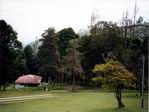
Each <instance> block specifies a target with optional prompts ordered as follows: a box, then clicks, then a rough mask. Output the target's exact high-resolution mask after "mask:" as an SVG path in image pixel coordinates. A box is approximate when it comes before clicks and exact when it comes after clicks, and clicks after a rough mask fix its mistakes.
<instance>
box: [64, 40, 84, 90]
mask: <svg viewBox="0 0 149 112" xmlns="http://www.w3.org/2000/svg"><path fill="white" fill-rule="evenodd" d="M78 47H79V46H78V39H72V40H70V41H69V48H67V49H66V53H67V54H66V56H65V57H64V62H65V64H64V66H65V67H64V68H65V71H67V72H68V74H71V75H72V91H75V79H76V78H75V77H76V75H78V74H79V73H80V72H81V71H82V68H81V64H80V53H79V51H78V50H77V49H78Z"/></svg>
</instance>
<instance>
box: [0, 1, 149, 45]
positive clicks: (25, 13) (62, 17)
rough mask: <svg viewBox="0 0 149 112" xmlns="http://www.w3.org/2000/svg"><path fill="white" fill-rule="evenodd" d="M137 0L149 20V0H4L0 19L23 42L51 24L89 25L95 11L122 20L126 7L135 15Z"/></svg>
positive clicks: (76, 27)
mask: <svg viewBox="0 0 149 112" xmlns="http://www.w3.org/2000/svg"><path fill="white" fill-rule="evenodd" d="M135 1H137V7H138V9H139V11H138V14H137V15H138V16H142V17H144V19H145V20H149V0H0V19H4V20H5V21H6V22H7V23H8V24H10V25H11V26H12V27H13V28H14V29H15V30H16V31H17V32H18V37H19V40H20V41H21V42H23V44H28V43H30V42H32V41H34V40H35V38H36V37H37V36H38V38H40V36H41V34H42V33H43V32H44V30H46V29H47V28H48V27H54V28H55V29H56V31H59V30H61V29H63V28H66V27H72V28H73V29H74V30H75V31H76V32H78V31H79V30H80V29H87V26H89V25H90V18H91V15H92V13H93V12H95V13H96V15H98V19H99V20H106V21H114V22H119V21H120V20H121V18H122V14H123V12H124V11H126V10H128V11H129V15H130V16H129V17H130V18H132V17H133V16H132V13H133V10H134V4H135Z"/></svg>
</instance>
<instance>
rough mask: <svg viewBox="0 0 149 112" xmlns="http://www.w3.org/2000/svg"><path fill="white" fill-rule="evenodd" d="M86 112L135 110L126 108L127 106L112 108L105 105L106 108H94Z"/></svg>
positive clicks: (129, 111)
mask: <svg viewBox="0 0 149 112" xmlns="http://www.w3.org/2000/svg"><path fill="white" fill-rule="evenodd" d="M87 112H136V111H135V110H132V109H128V108H112V107H107V108H97V109H94V110H89V111H87Z"/></svg>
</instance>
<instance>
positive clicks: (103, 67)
mask: <svg viewBox="0 0 149 112" xmlns="http://www.w3.org/2000/svg"><path fill="white" fill-rule="evenodd" d="M93 73H95V74H97V75H98V76H97V77H95V78H93V80H94V81H100V82H101V83H102V84H103V85H105V87H109V88H111V89H112V90H113V93H114V95H115V97H116V99H117V101H118V107H119V108H120V107H125V105H124V104H123V103H122V89H124V88H125V87H132V86H133V82H134V81H135V80H136V78H135V77H134V75H133V74H132V73H131V72H129V71H128V70H127V69H126V68H125V67H124V66H123V65H122V64H121V63H120V62H118V61H115V60H112V59H107V60H106V63H104V64H97V65H95V67H94V69H93Z"/></svg>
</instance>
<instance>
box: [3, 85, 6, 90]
mask: <svg viewBox="0 0 149 112" xmlns="http://www.w3.org/2000/svg"><path fill="white" fill-rule="evenodd" d="M5 90H6V83H4V84H3V91H5Z"/></svg>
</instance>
